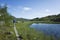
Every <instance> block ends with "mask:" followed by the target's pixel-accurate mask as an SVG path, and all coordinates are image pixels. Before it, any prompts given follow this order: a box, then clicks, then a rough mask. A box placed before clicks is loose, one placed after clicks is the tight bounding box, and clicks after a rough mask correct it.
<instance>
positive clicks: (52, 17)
mask: <svg viewBox="0 0 60 40" xmlns="http://www.w3.org/2000/svg"><path fill="white" fill-rule="evenodd" d="M30 21H53V22H60V14H58V15H50V16H46V17H42V18H34V19H32V20H30Z"/></svg>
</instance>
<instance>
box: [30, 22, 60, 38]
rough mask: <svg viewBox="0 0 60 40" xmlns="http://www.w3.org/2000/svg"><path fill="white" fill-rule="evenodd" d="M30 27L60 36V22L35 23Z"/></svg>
mask: <svg viewBox="0 0 60 40" xmlns="http://www.w3.org/2000/svg"><path fill="white" fill-rule="evenodd" d="M30 27H31V28H34V29H36V30H37V31H42V32H44V33H45V34H47V35H54V36H55V37H60V24H44V23H39V24H36V23H33V24H32V25H31V26H30Z"/></svg>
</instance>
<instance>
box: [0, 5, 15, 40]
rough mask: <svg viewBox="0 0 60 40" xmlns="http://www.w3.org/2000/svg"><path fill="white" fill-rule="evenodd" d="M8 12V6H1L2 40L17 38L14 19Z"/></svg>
mask: <svg viewBox="0 0 60 40" xmlns="http://www.w3.org/2000/svg"><path fill="white" fill-rule="evenodd" d="M13 18H14V17H13V16H11V15H10V14H9V13H8V12H7V6H6V5H5V6H3V7H0V40H16V38H15V34H14V29H13V25H12V24H13V23H12V19H13Z"/></svg>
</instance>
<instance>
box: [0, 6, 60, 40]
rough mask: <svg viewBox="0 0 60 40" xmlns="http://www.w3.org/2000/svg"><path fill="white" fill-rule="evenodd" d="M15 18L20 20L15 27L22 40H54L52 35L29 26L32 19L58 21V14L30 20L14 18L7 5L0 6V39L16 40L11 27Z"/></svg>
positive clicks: (59, 18)
mask: <svg viewBox="0 0 60 40" xmlns="http://www.w3.org/2000/svg"><path fill="white" fill-rule="evenodd" d="M13 19H16V20H18V21H20V22H19V23H16V27H17V30H18V33H19V35H21V36H22V37H23V40H54V37H53V35H45V34H44V33H43V32H38V31H36V30H35V29H32V28H30V27H29V26H30V25H31V24H32V23H33V21H37V22H39V21H54V22H55V21H56V22H60V14H59V15H55V16H47V17H44V18H41V19H40V18H35V19H32V20H31V21H29V20H27V19H23V18H15V17H13V16H12V15H10V14H9V13H8V12H7V6H6V5H5V6H4V7H0V40H16V36H15V33H14V29H13V23H12V20H13Z"/></svg>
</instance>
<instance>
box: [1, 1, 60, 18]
mask: <svg viewBox="0 0 60 40" xmlns="http://www.w3.org/2000/svg"><path fill="white" fill-rule="evenodd" d="M4 4H7V7H8V12H9V13H10V14H11V15H13V16H15V17H16V18H27V19H32V18H36V17H39V18H41V17H45V16H48V15H57V14H59V13H60V0H0V5H1V6H3V5H4Z"/></svg>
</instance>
